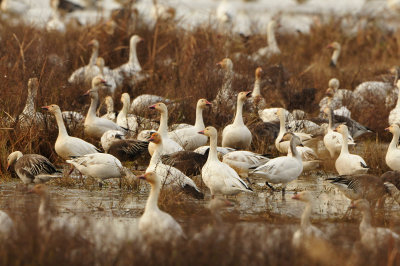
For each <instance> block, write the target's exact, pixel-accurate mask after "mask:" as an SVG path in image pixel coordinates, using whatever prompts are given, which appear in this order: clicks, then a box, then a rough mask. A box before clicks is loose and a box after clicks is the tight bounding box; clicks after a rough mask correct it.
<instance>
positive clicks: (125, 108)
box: [121, 101, 129, 117]
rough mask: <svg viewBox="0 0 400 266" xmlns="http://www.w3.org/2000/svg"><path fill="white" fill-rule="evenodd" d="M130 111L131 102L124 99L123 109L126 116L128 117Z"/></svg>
mask: <svg viewBox="0 0 400 266" xmlns="http://www.w3.org/2000/svg"><path fill="white" fill-rule="evenodd" d="M128 111H129V103H127V102H126V101H123V103H122V110H121V113H122V115H123V116H124V117H126V116H127V115H128Z"/></svg>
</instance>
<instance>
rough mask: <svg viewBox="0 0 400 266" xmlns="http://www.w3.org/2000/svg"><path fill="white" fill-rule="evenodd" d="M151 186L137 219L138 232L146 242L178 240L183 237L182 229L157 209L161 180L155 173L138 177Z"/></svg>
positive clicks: (172, 219)
mask: <svg viewBox="0 0 400 266" xmlns="http://www.w3.org/2000/svg"><path fill="white" fill-rule="evenodd" d="M139 178H140V179H144V180H146V181H147V182H149V184H150V185H151V190H150V194H149V197H148V198H147V203H146V207H145V209H144V213H143V215H142V216H141V217H140V219H139V230H140V233H141V234H142V236H143V237H144V239H145V240H146V241H168V242H170V241H171V240H178V239H180V238H183V237H185V234H184V233H183V230H182V227H181V226H180V225H179V224H178V223H177V222H176V221H175V220H174V218H172V216H171V215H169V214H168V213H166V212H163V211H161V210H160V209H159V208H158V197H159V195H160V190H161V186H162V184H163V182H162V179H161V178H160V177H159V176H158V174H157V173H156V172H152V171H149V172H146V173H145V174H144V175H141V176H139Z"/></svg>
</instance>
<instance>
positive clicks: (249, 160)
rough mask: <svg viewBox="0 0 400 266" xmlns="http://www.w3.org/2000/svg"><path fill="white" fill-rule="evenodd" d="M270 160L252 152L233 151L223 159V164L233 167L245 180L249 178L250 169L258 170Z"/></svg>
mask: <svg viewBox="0 0 400 266" xmlns="http://www.w3.org/2000/svg"><path fill="white" fill-rule="evenodd" d="M269 160H270V159H269V158H267V157H266V156H264V155H261V154H258V153H254V152H251V151H233V152H229V153H227V154H225V155H224V156H223V157H222V162H224V163H226V164H227V165H229V166H230V167H232V168H233V169H234V170H235V171H236V172H237V173H238V174H239V176H241V177H243V178H248V176H249V169H250V168H256V167H258V166H260V165H263V164H265V163H267V162H268V161H269ZM247 181H249V180H247ZM249 182H250V181H249Z"/></svg>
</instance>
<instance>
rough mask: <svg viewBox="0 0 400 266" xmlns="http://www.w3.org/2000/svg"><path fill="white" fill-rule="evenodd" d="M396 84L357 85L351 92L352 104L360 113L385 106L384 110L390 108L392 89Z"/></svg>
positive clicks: (373, 83)
mask: <svg viewBox="0 0 400 266" xmlns="http://www.w3.org/2000/svg"><path fill="white" fill-rule="evenodd" d="M395 86H396V84H394V85H393V84H392V83H391V82H383V81H366V82H363V83H361V84H359V85H358V86H357V87H356V88H355V89H354V91H353V100H354V101H353V104H354V107H355V108H358V109H359V110H360V111H361V112H362V111H363V110H366V109H370V108H376V107H380V106H382V104H383V103H384V104H385V107H386V108H390V107H391V105H392V103H393V100H392V98H393V97H388V95H392V94H393V88H394V87H395Z"/></svg>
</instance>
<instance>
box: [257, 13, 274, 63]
mask: <svg viewBox="0 0 400 266" xmlns="http://www.w3.org/2000/svg"><path fill="white" fill-rule="evenodd" d="M277 26H278V23H277V22H276V21H275V20H271V21H270V22H269V23H268V29H267V38H268V46H266V47H263V48H260V49H258V51H257V52H255V53H254V54H253V55H252V57H251V58H252V59H253V61H259V60H262V59H263V58H264V59H265V58H269V57H271V56H273V55H278V54H280V53H281V50H280V49H279V47H278V44H277V42H276V39H275V30H276V28H277Z"/></svg>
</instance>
